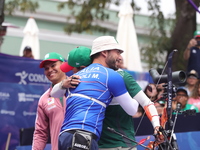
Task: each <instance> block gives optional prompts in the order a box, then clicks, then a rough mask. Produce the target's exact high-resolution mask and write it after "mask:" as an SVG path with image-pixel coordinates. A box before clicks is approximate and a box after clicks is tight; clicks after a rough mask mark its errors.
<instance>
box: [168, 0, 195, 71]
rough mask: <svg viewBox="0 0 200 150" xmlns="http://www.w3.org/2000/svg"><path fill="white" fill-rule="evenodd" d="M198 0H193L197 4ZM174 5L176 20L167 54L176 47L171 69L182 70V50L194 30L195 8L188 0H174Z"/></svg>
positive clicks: (183, 68)
mask: <svg viewBox="0 0 200 150" xmlns="http://www.w3.org/2000/svg"><path fill="white" fill-rule="evenodd" d="M198 1H199V0H193V2H194V3H195V4H198ZM175 6H176V22H175V28H174V30H173V33H172V36H171V48H170V49H169V51H168V54H169V53H170V52H171V51H172V50H174V49H177V50H178V52H176V53H175V54H174V56H173V71H177V70H184V71H186V69H187V68H186V67H187V61H185V60H184V59H183V52H184V50H185V49H186V46H187V44H188V42H189V41H190V39H191V38H193V33H194V31H195V30H196V25H197V23H196V10H195V9H194V8H193V7H192V5H191V4H190V3H189V2H188V1H186V0H185V1H182V0H175Z"/></svg>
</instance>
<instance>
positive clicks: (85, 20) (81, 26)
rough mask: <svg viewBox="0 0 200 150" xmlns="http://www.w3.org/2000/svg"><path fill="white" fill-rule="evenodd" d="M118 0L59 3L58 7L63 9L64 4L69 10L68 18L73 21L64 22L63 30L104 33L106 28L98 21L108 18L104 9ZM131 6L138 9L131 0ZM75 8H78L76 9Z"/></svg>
mask: <svg viewBox="0 0 200 150" xmlns="http://www.w3.org/2000/svg"><path fill="white" fill-rule="evenodd" d="M119 2H120V0H83V1H81V2H80V0H68V1H67V2H63V3H60V4H59V6H58V8H59V10H60V9H64V8H65V6H67V7H68V9H70V10H71V16H70V17H68V20H70V19H72V18H74V19H75V23H73V24H69V23H68V24H66V28H65V31H66V32H67V33H68V34H71V33H72V32H74V31H75V32H78V33H82V32H90V33H91V32H94V31H98V32H103V33H105V32H106V31H107V30H108V29H107V28H104V27H102V26H100V25H99V24H98V22H99V21H106V20H108V19H109V13H108V12H107V11H106V9H108V8H109V6H110V4H115V5H119ZM131 4H132V6H133V7H134V8H135V9H136V10H139V8H138V7H137V6H135V4H134V3H133V2H132V3H131ZM77 8H78V9H80V10H78V11H77Z"/></svg>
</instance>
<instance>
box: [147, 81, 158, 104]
mask: <svg viewBox="0 0 200 150" xmlns="http://www.w3.org/2000/svg"><path fill="white" fill-rule="evenodd" d="M144 93H145V94H146V95H147V97H148V98H149V99H150V100H151V101H152V102H153V101H155V100H157V95H158V91H157V88H156V84H153V83H150V84H148V85H147V86H146V88H145V90H144Z"/></svg>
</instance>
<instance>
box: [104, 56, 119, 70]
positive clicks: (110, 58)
mask: <svg viewBox="0 0 200 150" xmlns="http://www.w3.org/2000/svg"><path fill="white" fill-rule="evenodd" d="M118 63H119V62H118V60H117V59H115V58H114V57H113V56H112V55H108V57H107V58H106V64H107V66H108V68H110V69H113V70H118V69H119V67H118V66H117V64H118Z"/></svg>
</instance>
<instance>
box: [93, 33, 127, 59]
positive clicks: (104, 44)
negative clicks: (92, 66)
mask: <svg viewBox="0 0 200 150" xmlns="http://www.w3.org/2000/svg"><path fill="white" fill-rule="evenodd" d="M113 49H118V50H121V51H122V52H124V50H123V49H122V48H121V47H120V45H119V43H118V42H117V41H116V40H115V38H114V37H113V36H101V37H98V38H96V39H95V40H94V41H93V44H92V52H91V54H90V56H92V55H94V54H96V53H99V52H102V51H106V50H113Z"/></svg>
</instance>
